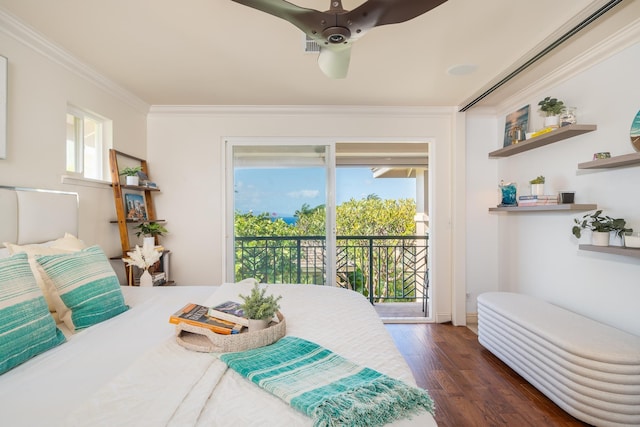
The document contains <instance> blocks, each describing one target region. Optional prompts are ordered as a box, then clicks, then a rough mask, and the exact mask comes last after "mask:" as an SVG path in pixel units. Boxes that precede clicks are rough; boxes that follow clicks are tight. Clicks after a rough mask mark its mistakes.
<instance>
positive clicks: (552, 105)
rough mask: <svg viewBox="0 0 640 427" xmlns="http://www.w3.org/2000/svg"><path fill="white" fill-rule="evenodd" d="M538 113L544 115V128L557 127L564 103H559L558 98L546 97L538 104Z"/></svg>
mask: <svg viewBox="0 0 640 427" xmlns="http://www.w3.org/2000/svg"><path fill="white" fill-rule="evenodd" d="M538 106H540V111H542V112H543V113H544V116H545V118H544V127H552V128H557V127H558V117H559V116H560V113H561V112H562V109H563V108H564V102H562V101H559V100H558V98H551V97H550V96H547V97H546V98H545V99H543V100H542V101H540V102H538Z"/></svg>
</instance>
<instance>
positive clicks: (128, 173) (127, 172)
mask: <svg viewBox="0 0 640 427" xmlns="http://www.w3.org/2000/svg"><path fill="white" fill-rule="evenodd" d="M141 171H142V166H136V167H133V168H124V169H122V170H121V171H120V175H124V176H136V175H138V172H141Z"/></svg>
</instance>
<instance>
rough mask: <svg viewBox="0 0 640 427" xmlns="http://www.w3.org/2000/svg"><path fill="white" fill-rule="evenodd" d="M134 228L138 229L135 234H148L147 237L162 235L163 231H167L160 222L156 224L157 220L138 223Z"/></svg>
mask: <svg viewBox="0 0 640 427" xmlns="http://www.w3.org/2000/svg"><path fill="white" fill-rule="evenodd" d="M135 228H137V229H138V231H137V232H136V236H138V237H140V236H148V237H155V236H162V235H163V233H167V229H166V228H164V227H163V226H162V225H161V224H158V223H157V222H153V221H152V222H143V223H142V224H140V225H137V226H136V227H135Z"/></svg>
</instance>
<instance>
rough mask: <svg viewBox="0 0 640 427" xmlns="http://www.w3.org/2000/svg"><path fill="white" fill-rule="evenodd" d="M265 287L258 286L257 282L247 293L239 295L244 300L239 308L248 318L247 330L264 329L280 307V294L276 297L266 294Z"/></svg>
mask: <svg viewBox="0 0 640 427" xmlns="http://www.w3.org/2000/svg"><path fill="white" fill-rule="evenodd" d="M266 292H267V287H266V286H265V287H262V288H261V287H260V286H259V285H258V283H257V282H256V283H254V284H253V288H252V289H251V293H250V294H249V295H240V298H242V300H243V301H244V302H243V303H242V304H241V306H240V307H241V308H242V310H243V311H244V314H245V316H247V318H248V319H249V332H253V331H259V330H261V329H265V328H266V327H267V326H268V325H269V322H270V321H271V319H273V317H274V316H275V314H276V313H277V312H278V310H279V309H280V305H279V304H278V301H280V299H281V298H282V295H279V296H277V297H275V296H273V295H269V296H266Z"/></svg>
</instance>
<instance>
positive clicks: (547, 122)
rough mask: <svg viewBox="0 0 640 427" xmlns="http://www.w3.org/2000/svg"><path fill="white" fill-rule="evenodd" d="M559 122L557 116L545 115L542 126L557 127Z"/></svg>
mask: <svg viewBox="0 0 640 427" xmlns="http://www.w3.org/2000/svg"><path fill="white" fill-rule="evenodd" d="M558 122H559V116H546V117H545V118H544V127H546V128H557V127H558Z"/></svg>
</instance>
